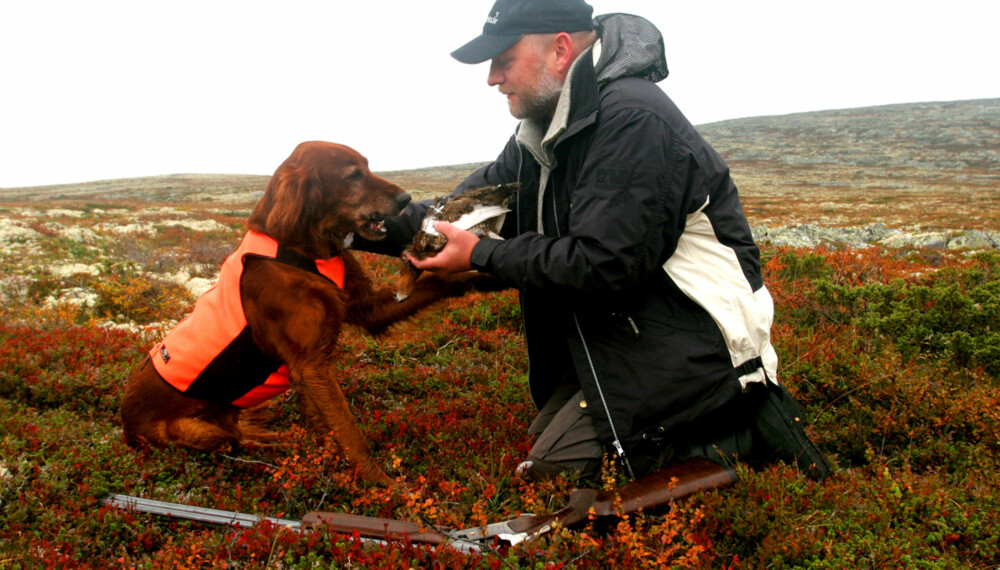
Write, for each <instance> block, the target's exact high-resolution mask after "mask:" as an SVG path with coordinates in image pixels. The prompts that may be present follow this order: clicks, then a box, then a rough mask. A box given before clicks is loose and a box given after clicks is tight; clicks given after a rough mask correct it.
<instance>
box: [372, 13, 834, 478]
mask: <svg viewBox="0 0 1000 570" xmlns="http://www.w3.org/2000/svg"><path fill="white" fill-rule="evenodd" d="M452 56H453V57H454V58H455V59H457V60H458V61H460V62H463V63H469V64H475V63H481V62H485V61H490V70H489V75H488V79H487V82H488V83H489V85H490V86H495V87H497V88H498V89H499V91H500V93H502V94H504V95H505V96H506V98H507V104H508V106H509V108H510V112H511V113H512V114H513V115H514V116H515V117H517V118H519V119H521V122H520V125H519V127H518V130H517V131H516V133H515V135H514V136H513V137H511V139H510V140H509V141H508V142H507V144H506V146H505V148H504V149H503V151H502V152H501V154H500V155H499V156H498V157H497V159H496V160H495V161H494V162H492V163H491V164H489V165H487V166H485V167H483V168H481V169H479V170H478V171H476V172H475V173H473V174H472V175H470V176H469V177H468V178H467V179H466V180H465V181H464V182H463V183H462V184H461V185H459V187H458V188H457V189H456V191H455V192H462V191H463V190H467V189H470V188H476V187H481V186H486V185H495V184H502V183H510V182H520V183H521V190H520V192H519V193H518V194H517V195H516V197H515V198H514V199H513V200H512V201H511V204H510V209H511V213H510V214H508V215H507V218H506V221H505V223H504V226H503V228H502V230H501V235H502V236H503V237H504V238H506V239H504V240H496V239H481V240H480V239H479V238H478V237H476V236H475V235H474V234H472V233H469V232H465V231H462V230H459V229H457V228H455V227H454V226H451V225H450V224H447V223H438V225H437V226H436V228H437V229H438V231H439V232H441V233H442V234H444V235H445V236H446V237H447V238H448V243H447V245H446V246H445V248H444V250H443V251H441V252H440V253H439V254H438V255H436V256H435V257H431V258H428V259H426V260H423V261H421V260H416V259H412V260H411V261H412V262H413V264H414V265H415V266H416V267H418V268H419V269H424V270H428V271H440V272H457V271H465V270H469V269H477V270H481V271H486V272H489V273H492V274H494V275H496V276H498V277H500V278H501V279H503V280H505V281H506V282H508V283H510V284H511V285H512V286H514V287H516V288H517V289H518V290H519V291H520V294H521V296H520V300H521V307H522V317H523V320H524V332H525V339H526V343H527V348H528V357H529V361H530V371H529V383H530V389H531V396H532V399H533V400H534V402H535V404H536V405H537V406H538V407H539V408H540V412H539V414H538V417H537V418H536V420H535V422H534V424H533V425H532V427H531V432H532V433H534V434H537V435H538V438H537V440H536V443H535V445H534V447H533V449H532V450H531V452H530V454H529V457H528V458H527V460H526V461H525V462H524V463H522V465H521V467H520V468H519V471H520V472H522V473H523V474H525V475H528V476H534V477H547V476H552V475H555V474H559V473H577V474H578V475H580V476H583V477H593V476H594V475H596V474H597V473H598V472H599V469H600V466H601V460H602V457H604V455H605V453H606V452H609V453H611V454H613V455H614V456H616V457H617V459H618V460H619V461H620V462H621V464H622V466H623V467H624V469H625V471H626V473H627V474H628V475H630V476H632V477H639V476H642V475H644V474H646V473H649V472H650V471H652V470H655V469H658V468H660V467H661V466H663V465H665V464H668V463H670V462H676V461H679V460H683V459H685V458H689V457H697V456H701V457H707V458H709V459H712V460H714V461H718V462H720V463H724V462H728V461H732V459H733V458H734V457H737V458H739V459H741V460H745V461H748V462H750V463H751V464H763V463H766V462H769V461H772V460H775V459H783V460H787V461H791V462H797V463H798V465H799V466H800V467H802V468H804V469H809V470H811V471H812V473H813V474H815V475H817V476H826V475H827V474H828V466H827V465H826V463H825V460H824V458H823V457H822V455H821V454H820V453H819V452H818V451H817V450H816V449H815V448H814V447H813V446H812V444H811V443H810V442H809V441H808V439H806V437H805V434H804V433H803V432H802V429H801V427H800V426H799V425H798V424H797V422H799V421H800V418H801V412H799V411H798V410H797V408H796V407H795V404H794V402H792V401H791V397H790V396H789V395H788V394H787V392H785V391H784V390H783V389H782V388H780V387H779V386H778V385H777V376H776V369H777V356H776V354H775V352H774V349H773V348H772V347H771V345H770V342H769V334H770V333H769V331H770V326H771V318H772V313H773V308H772V303H771V298H770V295H769V294H768V292H767V289H766V288H765V287H764V284H763V281H762V278H761V272H760V261H759V252H758V249H757V247H756V245H755V244H754V241H753V238H752V236H751V233H750V226H749V224H748V222H747V220H746V218H745V217H744V215H743V211H742V207H741V205H740V201H739V197H738V195H737V191H736V186H735V185H734V184H733V181H732V180H731V179H730V176H729V170H728V168H727V166H726V165H725V163H724V162H723V160H722V159H721V158H720V157H719V155H718V154H717V153H716V152H715V151H714V150H713V149H712V148H711V147H710V146H709V145H708V143H707V142H705V141H704V140H703V139H702V138H701V136H699V135H698V133H697V132H696V131H695V129H694V128H693V127H692V125H691V124H690V123H689V122H688V121H687V119H685V118H684V116H683V115H682V114H681V112H680V111H679V110H678V109H677V108H676V107H675V106H674V104H673V103H672V101H671V100H670V99H669V98H668V97H667V96H666V95H665V94H664V93H663V91H662V90H660V89H659V88H658V87H657V86H656V85H655V83H656V82H657V81H660V80H661V79H663V78H665V77H666V76H667V65H666V59H665V57H664V49H663V40H662V36H661V35H660V33H659V31H658V30H657V29H656V28H655V27H654V26H653V25H652V24H651V23H649V22H648V21H646V20H644V19H642V18H639V17H637V16H631V15H625V14H612V15H608V16H602V17H598V18H597V19H596V21H595V20H594V19H593V18H592V8H591V7H590V6H589V5H587V4H586V3H585V2H583V0H498V1H497V2H496V3H495V4H494V5H493V8H492V9H491V10H490V12H489V15H488V17H487V19H486V23H485V24H484V26H483V33H482V35H480V36H478V37H476V38H475V39H473V40H472V41H470V42H469V43H468V44H466V45H464V46H462V47H461V48H459V49H458V50H456V51H455V52H453V53H452ZM425 211H426V206H424V207H421V206H420V205H414V206H413V207H412V208H411V209H410V210H408V212H407V214H405V215H404V216H402V217H400V218H398V219H396V220H392V221H390V223H389V226H390V228H389V229H390V237H391V238H393V239H394V240H395V241H396V242H397V243H399V244H405V243H406V242H407V241H408V240H409V239H410V238H411V237H412V235H413V234H414V233H415V232H416V231H417V229H418V224H419V221H420V219H421V218H422V216H423V213H424V212H425Z"/></svg>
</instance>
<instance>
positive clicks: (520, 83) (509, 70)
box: [486, 36, 562, 120]
mask: <svg viewBox="0 0 1000 570" xmlns="http://www.w3.org/2000/svg"><path fill="white" fill-rule="evenodd" d="M549 48H550V42H545V41H544V40H539V39H538V38H533V37H530V36H525V37H524V38H521V40H520V41H518V42H517V43H516V44H514V45H512V46H511V47H509V48H507V50H506V51H504V52H503V53H501V54H500V55H498V56H496V57H494V58H493V60H492V62H491V63H490V74H489V77H488V78H487V80H486V82H487V83H488V84H489V85H490V86H491V87H492V86H496V87H497V88H498V89H499V90H500V92H501V93H503V94H504V95H506V96H507V106H508V107H509V108H510V114H511V115H514V117H515V118H518V119H539V120H548V119H550V118H552V114H553V112H554V111H555V108H556V103H558V102H559V93H560V91H561V90H562V81H561V80H560V79H559V78H558V77H557V76H556V74H555V72H554V70H552V69H551V67H550V64H551V61H552V57H551V53H550V49H549Z"/></svg>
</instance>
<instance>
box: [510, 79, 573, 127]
mask: <svg viewBox="0 0 1000 570" xmlns="http://www.w3.org/2000/svg"><path fill="white" fill-rule="evenodd" d="M562 87H563V86H562V83H560V82H559V80H558V79H557V78H556V77H555V75H553V74H552V73H551V72H550V71H549V70H547V69H542V70H541V74H540V76H539V78H538V84H537V85H536V86H535V89H534V90H533V91H532V92H524V91H521V92H519V93H518V95H517V98H518V100H519V101H520V105H519V106H517V107H515V106H514V105H509V107H510V114H511V115H514V118H516V119H534V120H540V121H548V120H549V119H551V118H552V115H553V114H554V113H555V110H556V105H557V104H558V103H559V94H560V93H562Z"/></svg>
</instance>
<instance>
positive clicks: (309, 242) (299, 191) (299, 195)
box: [248, 141, 410, 257]
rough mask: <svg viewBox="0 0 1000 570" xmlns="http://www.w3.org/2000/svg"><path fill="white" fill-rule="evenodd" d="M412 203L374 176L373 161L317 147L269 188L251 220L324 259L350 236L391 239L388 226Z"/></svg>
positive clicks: (311, 145) (292, 160)
mask: <svg viewBox="0 0 1000 570" xmlns="http://www.w3.org/2000/svg"><path fill="white" fill-rule="evenodd" d="M409 201H410V196H409V195H408V194H407V193H406V192H404V191H403V189H402V188H400V187H399V186H397V185H395V184H393V183H391V182H389V181H387V180H385V179H383V178H381V177H379V176H376V175H375V174H372V172H371V170H369V169H368V159H367V158H365V157H364V156H362V155H361V154H360V153H358V151H356V150H354V149H352V148H350V147H347V146H344V145H339V144H334V143H328V142H322V141H312V142H304V143H302V144H300V145H299V146H297V147H296V148H295V151H294V152H292V155H291V156H289V157H288V158H287V159H286V160H285V162H283V163H282V164H281V166H279V167H278V169H277V170H276V171H275V172H274V176H272V177H271V180H270V182H268V184H267V191H265V192H264V197H263V198H261V200H260V202H258V204H257V207H256V208H255V209H254V211H253V213H252V214H251V215H250V218H249V220H248V225H249V226H250V229H253V230H256V231H260V232H263V233H265V234H267V235H269V236H271V237H273V238H274V239H276V240H278V241H279V242H281V243H284V244H287V245H293V246H298V247H301V248H303V249H305V250H307V251H308V252H311V253H313V254H315V255H317V256H318V257H327V255H326V254H327V253H329V251H330V250H331V249H339V248H340V247H342V246H343V240H344V239H345V237H347V236H348V235H351V234H354V233H357V234H358V235H360V236H361V237H363V238H365V239H367V240H379V239H382V238H384V237H385V224H384V221H385V219H386V218H387V217H389V216H395V215H397V214H399V212H400V211H401V210H402V209H403V208H404V207H405V206H406V204H407V203H409Z"/></svg>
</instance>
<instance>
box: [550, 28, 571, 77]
mask: <svg viewBox="0 0 1000 570" xmlns="http://www.w3.org/2000/svg"><path fill="white" fill-rule="evenodd" d="M552 49H553V51H554V54H555V64H556V72H557V73H559V75H560V76H561V77H563V78H564V79H565V77H566V74H567V73H569V67H570V66H571V65H573V60H575V59H576V53H575V52H574V50H573V37H572V36H570V35H569V34H568V33H566V32H559V33H558V34H556V37H555V39H554V40H552Z"/></svg>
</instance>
